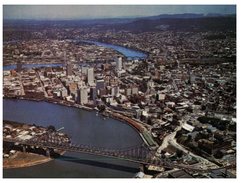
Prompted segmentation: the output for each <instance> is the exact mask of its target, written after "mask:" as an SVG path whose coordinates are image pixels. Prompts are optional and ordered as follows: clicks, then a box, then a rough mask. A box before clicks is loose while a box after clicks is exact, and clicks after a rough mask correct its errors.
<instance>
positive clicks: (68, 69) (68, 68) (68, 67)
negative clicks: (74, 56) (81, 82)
mask: <svg viewBox="0 0 241 183" xmlns="http://www.w3.org/2000/svg"><path fill="white" fill-rule="evenodd" d="M64 63H65V65H66V75H67V76H71V75H73V70H72V64H71V63H70V61H69V60H67V58H66V52H64Z"/></svg>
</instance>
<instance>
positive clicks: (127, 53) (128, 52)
mask: <svg viewBox="0 0 241 183" xmlns="http://www.w3.org/2000/svg"><path fill="white" fill-rule="evenodd" d="M83 42H87V43H93V44H96V45H97V46H102V47H106V48H111V49H114V50H116V51H118V52H120V53H121V54H123V55H125V57H127V58H128V57H133V58H141V59H143V58H146V57H147V55H146V54H145V53H143V52H140V51H136V50H133V49H129V48H126V47H122V46H117V45H113V44H107V43H101V42H97V41H83ZM62 65H63V64H26V65H23V67H24V68H32V67H50V66H51V67H57V66H62ZM12 69H16V65H7V66H3V70H12Z"/></svg>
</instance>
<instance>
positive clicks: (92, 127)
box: [3, 99, 143, 177]
mask: <svg viewBox="0 0 241 183" xmlns="http://www.w3.org/2000/svg"><path fill="white" fill-rule="evenodd" d="M3 119H5V120H12V121H18V122H24V123H29V124H33V123H35V124H36V125H42V126H48V125H54V126H55V127H56V128H61V127H64V132H65V133H67V134H69V135H70V136H71V138H72V142H73V143H76V144H88V145H92V146H95V147H103V148H109V149H120V148H128V147H133V146H139V145H141V144H142V143H143V141H142V139H141V137H140V136H139V134H138V133H137V132H136V131H135V130H134V129H133V128H132V127H130V126H129V125H127V124H126V123H122V122H120V121H117V120H114V119H111V118H107V119H104V118H103V117H102V116H96V113H95V112H93V111H92V112H89V111H84V110H81V109H77V108H72V107H66V106H61V105H57V104H51V103H47V102H34V101H25V100H10V99H4V100H3ZM138 166H139V165H138V164H135V163H130V162H127V161H122V160H117V159H111V158H105V157H100V156H93V155H87V154H81V153H68V152H67V153H66V154H65V155H64V156H63V157H62V158H60V159H55V160H53V161H51V162H49V163H45V164H42V165H37V166H33V167H28V168H19V169H8V170H4V171H3V176H4V177H132V176H133V175H134V174H135V173H136V172H138Z"/></svg>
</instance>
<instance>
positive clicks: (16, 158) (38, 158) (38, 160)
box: [3, 151, 65, 169]
mask: <svg viewBox="0 0 241 183" xmlns="http://www.w3.org/2000/svg"><path fill="white" fill-rule="evenodd" d="M64 153H65V151H62V152H59V154H60V155H64ZM52 160H54V158H50V157H46V156H44V155H40V154H34V153H24V152H20V151H18V152H16V154H15V155H13V156H12V157H10V158H8V159H6V158H4V159H3V168H4V169H13V168H24V167H31V166H35V165H40V164H43V163H47V162H49V161H52Z"/></svg>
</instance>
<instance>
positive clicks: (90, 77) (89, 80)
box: [87, 68, 94, 85]
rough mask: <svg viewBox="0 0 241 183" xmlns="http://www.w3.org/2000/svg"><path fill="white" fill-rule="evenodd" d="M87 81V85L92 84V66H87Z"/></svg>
mask: <svg viewBox="0 0 241 183" xmlns="http://www.w3.org/2000/svg"><path fill="white" fill-rule="evenodd" d="M87 82H88V84H89V85H93V84H94V68H89V69H88V70H87Z"/></svg>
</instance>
